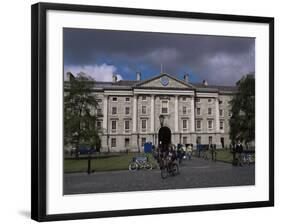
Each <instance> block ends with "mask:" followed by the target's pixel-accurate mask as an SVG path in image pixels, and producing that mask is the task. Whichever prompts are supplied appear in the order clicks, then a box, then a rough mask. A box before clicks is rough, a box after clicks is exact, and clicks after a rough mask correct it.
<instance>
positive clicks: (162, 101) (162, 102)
mask: <svg viewBox="0 0 281 224" xmlns="http://www.w3.org/2000/svg"><path fill="white" fill-rule="evenodd" d="M164 102H167V113H163V110H162V109H163V108H164V107H163V104H164ZM169 110H170V108H169V100H161V113H160V114H169Z"/></svg>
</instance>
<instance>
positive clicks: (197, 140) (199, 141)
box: [196, 136, 201, 145]
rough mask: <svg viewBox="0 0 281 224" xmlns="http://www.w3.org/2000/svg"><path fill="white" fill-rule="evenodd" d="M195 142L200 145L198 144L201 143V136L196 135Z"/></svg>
mask: <svg viewBox="0 0 281 224" xmlns="http://www.w3.org/2000/svg"><path fill="white" fill-rule="evenodd" d="M196 143H197V145H200V144H201V136H198V137H197V138H196Z"/></svg>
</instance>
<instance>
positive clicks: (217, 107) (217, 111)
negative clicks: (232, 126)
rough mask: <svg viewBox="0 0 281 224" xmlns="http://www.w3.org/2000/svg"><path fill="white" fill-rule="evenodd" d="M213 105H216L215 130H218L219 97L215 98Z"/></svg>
mask: <svg viewBox="0 0 281 224" xmlns="http://www.w3.org/2000/svg"><path fill="white" fill-rule="evenodd" d="M215 106H216V114H215V116H216V132H217V133H219V132H220V109H219V98H216V99H215Z"/></svg>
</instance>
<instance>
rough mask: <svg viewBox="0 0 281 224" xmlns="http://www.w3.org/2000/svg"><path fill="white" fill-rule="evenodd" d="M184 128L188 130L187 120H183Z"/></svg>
mask: <svg viewBox="0 0 281 224" xmlns="http://www.w3.org/2000/svg"><path fill="white" fill-rule="evenodd" d="M182 128H183V129H187V120H182Z"/></svg>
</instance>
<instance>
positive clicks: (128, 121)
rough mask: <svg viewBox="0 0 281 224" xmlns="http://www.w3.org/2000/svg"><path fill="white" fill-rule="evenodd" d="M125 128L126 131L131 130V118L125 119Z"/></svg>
mask: <svg viewBox="0 0 281 224" xmlns="http://www.w3.org/2000/svg"><path fill="white" fill-rule="evenodd" d="M126 123H128V128H126ZM124 130H125V132H127V131H129V130H130V120H125V121H124Z"/></svg>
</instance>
